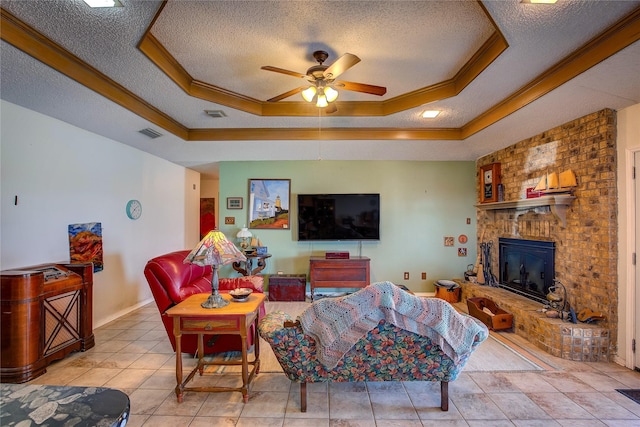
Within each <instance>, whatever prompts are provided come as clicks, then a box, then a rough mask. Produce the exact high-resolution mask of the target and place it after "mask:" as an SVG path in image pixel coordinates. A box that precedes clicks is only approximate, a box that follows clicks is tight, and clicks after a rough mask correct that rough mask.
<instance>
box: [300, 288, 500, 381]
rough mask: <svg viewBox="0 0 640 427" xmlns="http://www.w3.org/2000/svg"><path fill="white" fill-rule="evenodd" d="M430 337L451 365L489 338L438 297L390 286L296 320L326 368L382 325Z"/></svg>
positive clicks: (323, 304) (317, 307)
mask: <svg viewBox="0 0 640 427" xmlns="http://www.w3.org/2000/svg"><path fill="white" fill-rule="evenodd" d="M382 319H385V320H386V321H388V322H389V323H391V324H393V325H395V326H397V327H399V328H401V329H404V330H407V331H410V332H413V333H416V334H419V335H422V336H425V337H428V338H430V339H431V340H432V341H433V342H435V343H436V344H438V345H439V346H440V348H441V349H442V351H443V352H444V353H445V354H446V355H447V356H449V357H450V358H451V359H453V360H454V361H457V360H458V359H459V358H460V357H461V356H463V355H465V354H467V353H469V352H471V347H472V345H473V343H474V340H475V337H476V335H478V341H480V342H481V341H484V340H485V339H486V338H487V336H488V330H487V328H486V326H484V325H483V324H482V323H480V322H479V321H477V320H476V319H474V318H473V317H471V316H466V315H464V314H460V313H458V312H457V311H456V309H455V308H453V307H452V306H451V305H450V304H449V303H448V302H446V301H444V300H442V299H439V298H422V297H417V296H415V295H412V294H410V293H408V292H405V291H403V290H402V289H400V288H399V287H398V286H396V285H394V284H393V283H391V282H378V283H372V284H371V285H369V286H367V287H365V288H363V289H361V290H359V291H358V292H355V293H353V294H351V295H347V296H344V297H340V298H328V299H322V300H319V301H316V302H314V303H313V304H311V306H309V308H307V309H306V310H305V311H304V312H303V313H302V314H301V315H300V316H299V320H300V324H301V326H302V329H303V331H304V332H305V333H306V334H308V335H310V336H311V337H313V338H314V340H315V341H316V345H317V351H318V352H317V354H318V359H319V360H320V362H321V363H322V364H323V365H324V366H325V367H327V368H328V369H332V368H334V367H335V366H336V365H337V364H338V361H339V360H340V359H341V358H342V356H344V354H345V353H346V352H348V351H349V349H351V347H353V346H354V344H355V343H356V342H357V341H358V340H359V339H361V338H362V337H363V336H365V335H366V334H367V333H368V332H369V331H370V330H372V329H373V328H375V327H376V325H377V324H378V323H379V322H380V320H382Z"/></svg>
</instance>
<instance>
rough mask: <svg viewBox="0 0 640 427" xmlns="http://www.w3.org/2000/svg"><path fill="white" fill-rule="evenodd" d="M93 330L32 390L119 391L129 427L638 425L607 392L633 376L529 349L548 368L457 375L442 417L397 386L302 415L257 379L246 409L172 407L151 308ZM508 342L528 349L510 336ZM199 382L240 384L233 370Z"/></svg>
mask: <svg viewBox="0 0 640 427" xmlns="http://www.w3.org/2000/svg"><path fill="white" fill-rule="evenodd" d="M94 332H95V336H96V346H95V347H94V348H92V349H90V350H89V351H86V352H84V353H75V354H72V355H69V356H68V357H67V358H65V359H63V360H61V361H59V362H56V363H53V364H52V365H51V366H50V367H49V368H48V372H47V373H46V374H44V375H42V376H41V377H39V378H36V379H35V380H33V381H32V382H31V383H33V384H53V385H78V386H103V387H112V388H117V389H120V390H122V391H124V392H126V393H127V394H128V395H129V397H130V399H131V417H130V420H129V423H128V424H127V426H132V427H136V426H153V427H164V426H169V427H182V426H190V427H199V426H207V427H216V426H238V427H243V426H261V427H262V426H265V427H268V426H279V427H280V426H282V427H298V426H322V427H365V426H366V427H370V426H378V427H392V426H402V427H405V426H406V427H414V426H431V425H437V426H500V427H501V426H523V427H524V426H526V427H533V426H544V427H551V426H570V427H587V426H588V427H596V426H618V427H623V426H624V427H630V426H640V404H637V403H635V402H633V401H632V400H630V399H629V398H627V397H625V396H623V395H622V394H620V393H618V392H616V391H615V389H617V388H640V373H638V372H634V371H631V370H629V369H626V368H624V367H622V366H619V365H616V364H613V363H585V362H569V361H565V360H562V359H558V358H554V357H552V356H550V355H546V354H544V353H542V352H537V350H536V349H535V348H534V347H532V346H529V347H528V348H526V350H527V351H530V352H534V353H535V354H536V356H538V357H539V358H540V359H541V360H543V361H544V362H545V363H546V364H547V365H546V366H547V369H546V370H544V371H526V372H522V371H521V372H463V373H462V374H461V375H460V377H459V378H458V379H457V380H456V381H454V382H452V383H450V384H449V398H450V404H449V411H448V412H442V411H441V410H440V409H439V399H440V398H439V385H438V384H437V383H423V382H410V383H400V382H398V383H350V384H332V385H329V386H328V385H326V384H310V385H309V387H308V391H309V395H308V408H307V412H306V413H301V412H300V410H299V407H300V406H299V405H300V402H299V388H298V385H297V384H291V383H290V381H289V380H288V379H287V378H286V377H285V376H284V375H283V374H278V373H265V372H262V373H260V374H259V375H258V376H257V378H256V380H255V381H254V383H252V386H251V391H250V399H249V403H247V404H243V403H242V396H241V394H240V393H238V392H233V393H195V392H188V393H186V394H185V399H184V402H183V403H181V404H178V403H177V402H176V398H175V394H174V387H175V359H174V353H173V352H172V350H171V346H170V344H169V340H168V338H167V335H166V332H165V330H164V328H163V326H162V323H161V322H160V316H159V314H158V311H157V309H156V306H155V304H154V303H151V304H148V305H146V306H144V307H142V308H140V309H138V310H136V311H134V312H132V313H130V314H128V315H126V316H123V317H121V318H119V319H117V320H115V321H113V322H111V323H109V324H107V325H105V326H102V327H100V328H97V329H96V330H95V331H94ZM509 339H512V340H514V339H515V342H516V343H517V344H518V345H520V346H522V347H523V348H524V347H526V346H528V343H526V342H522V341H521V342H518V339H517V337H514V336H513V334H511V337H510V338H509ZM185 359H186V360H185V363H186V364H190V366H194V365H193V361H192V360H191V359H189V358H187V357H186V356H185ZM201 380H202V381H210V382H211V384H214V383H216V384H220V385H222V384H238V383H240V382H241V381H240V376H239V374H237V373H223V374H213V375H210V376H206V377H204V378H203V379H201Z"/></svg>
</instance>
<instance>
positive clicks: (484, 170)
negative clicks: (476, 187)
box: [480, 163, 500, 203]
mask: <svg viewBox="0 0 640 427" xmlns="http://www.w3.org/2000/svg"><path fill="white" fill-rule="evenodd" d="M498 184H500V163H491V164H490V165H484V166H481V167H480V203H493V202H497V201H498Z"/></svg>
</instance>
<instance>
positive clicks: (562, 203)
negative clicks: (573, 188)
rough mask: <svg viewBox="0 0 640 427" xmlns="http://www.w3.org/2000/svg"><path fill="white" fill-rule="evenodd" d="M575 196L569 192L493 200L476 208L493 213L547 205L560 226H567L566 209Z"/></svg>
mask: <svg viewBox="0 0 640 427" xmlns="http://www.w3.org/2000/svg"><path fill="white" fill-rule="evenodd" d="M575 198H576V197H575V196H572V195H570V194H557V195H552V196H542V197H536V198H533V199H521V200H514V201H512V202H494V203H483V204H480V205H476V208H478V209H480V210H482V211H487V212H488V213H491V214H494V213H495V211H497V210H506V209H515V210H520V211H525V210H529V209H535V208H539V207H545V206H548V207H549V209H551V213H553V214H554V215H555V216H557V217H558V219H560V221H561V222H562V226H563V227H566V226H567V209H568V208H569V205H571V203H572V202H573V201H574V200H575Z"/></svg>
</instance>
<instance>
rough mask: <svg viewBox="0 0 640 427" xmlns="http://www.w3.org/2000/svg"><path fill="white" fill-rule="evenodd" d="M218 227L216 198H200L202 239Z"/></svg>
mask: <svg viewBox="0 0 640 427" xmlns="http://www.w3.org/2000/svg"><path fill="white" fill-rule="evenodd" d="M215 228H216V199H215V198H213V197H212V198H201V199H200V240H202V239H204V236H206V235H207V233H208V232H210V231H211V230H214V229H215Z"/></svg>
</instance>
